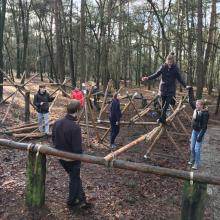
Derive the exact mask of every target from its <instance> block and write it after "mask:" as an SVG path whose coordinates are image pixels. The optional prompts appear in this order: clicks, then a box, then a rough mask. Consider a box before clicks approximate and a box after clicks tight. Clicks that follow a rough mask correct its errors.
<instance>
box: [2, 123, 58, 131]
mask: <svg viewBox="0 0 220 220" xmlns="http://www.w3.org/2000/svg"><path fill="white" fill-rule="evenodd" d="M53 123H54V120H53V121H51V120H50V121H49V124H50V125H53ZM33 129H38V124H37V125H33V126H30V127H23V128H16V129H13V130H7V131H5V132H4V133H5V134H11V133H22V132H31V131H32V130H33Z"/></svg>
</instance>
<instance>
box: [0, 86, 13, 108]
mask: <svg viewBox="0 0 220 220" xmlns="http://www.w3.org/2000/svg"><path fill="white" fill-rule="evenodd" d="M16 92H17V90H16V91H15V92H13V93H12V94H10V95H9V96H8V97H7V98H5V99H3V100H2V101H1V102H0V105H1V104H2V103H4V102H6V101H7V100H8V99H10V98H11V97H12V96H13V95H14V94H15V93H16Z"/></svg>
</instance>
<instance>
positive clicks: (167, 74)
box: [142, 53, 186, 123]
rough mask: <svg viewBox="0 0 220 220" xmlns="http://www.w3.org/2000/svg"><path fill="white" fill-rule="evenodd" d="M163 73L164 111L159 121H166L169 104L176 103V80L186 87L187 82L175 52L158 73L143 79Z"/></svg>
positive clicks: (161, 90) (161, 85)
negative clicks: (182, 75)
mask: <svg viewBox="0 0 220 220" xmlns="http://www.w3.org/2000/svg"><path fill="white" fill-rule="evenodd" d="M160 75H161V80H160V87H159V95H160V96H161V98H162V112H161V116H160V118H159V119H158V123H165V122H166V112H167V109H168V108H169V105H170V104H171V105H174V104H175V100H174V97H175V95H176V80H178V81H179V82H180V84H181V85H183V86H184V88H186V83H185V81H184V80H183V79H182V77H181V75H180V70H179V67H178V65H177V64H176V60H175V56H174V53H171V54H169V55H168V56H167V58H166V62H165V64H163V65H162V66H161V67H160V68H159V69H158V70H157V72H156V73H154V74H153V75H151V76H145V77H142V81H146V80H152V79H156V78H158V77H159V76H160Z"/></svg>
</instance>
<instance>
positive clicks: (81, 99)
mask: <svg viewBox="0 0 220 220" xmlns="http://www.w3.org/2000/svg"><path fill="white" fill-rule="evenodd" d="M70 97H71V99H76V100H78V101H79V102H80V106H81V108H83V106H84V94H83V92H82V91H81V90H80V89H79V88H78V87H77V86H76V87H75V89H74V90H73V91H72V92H71V96H70Z"/></svg>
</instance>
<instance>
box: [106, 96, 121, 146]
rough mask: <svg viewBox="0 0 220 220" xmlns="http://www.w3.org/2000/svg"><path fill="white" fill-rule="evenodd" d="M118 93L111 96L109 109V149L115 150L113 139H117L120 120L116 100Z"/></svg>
mask: <svg viewBox="0 0 220 220" xmlns="http://www.w3.org/2000/svg"><path fill="white" fill-rule="evenodd" d="M117 97H118V93H115V94H114V95H113V99H112V103H111V108H110V115H109V120H110V123H111V134H110V146H111V148H116V146H115V144H114V143H115V138H116V137H117V135H118V133H119V129H120V125H119V124H120V119H121V116H122V114H121V109H120V102H119V100H118V98H117Z"/></svg>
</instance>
